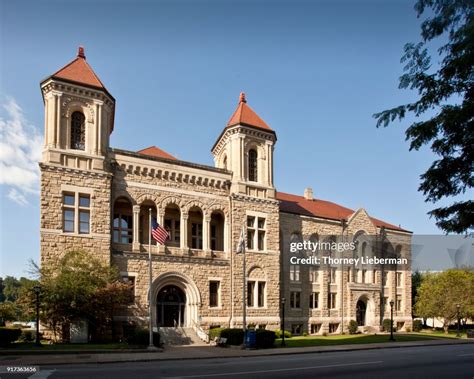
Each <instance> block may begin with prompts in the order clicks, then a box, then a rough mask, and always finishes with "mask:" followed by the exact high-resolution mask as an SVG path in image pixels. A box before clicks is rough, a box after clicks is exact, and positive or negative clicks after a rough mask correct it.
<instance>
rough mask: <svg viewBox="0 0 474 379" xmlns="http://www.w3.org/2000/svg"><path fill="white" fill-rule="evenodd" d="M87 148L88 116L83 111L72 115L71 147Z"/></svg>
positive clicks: (77, 148)
mask: <svg viewBox="0 0 474 379" xmlns="http://www.w3.org/2000/svg"><path fill="white" fill-rule="evenodd" d="M85 148H86V118H85V117H84V114H82V113H81V112H74V113H73V114H72V116H71V149H75V150H85Z"/></svg>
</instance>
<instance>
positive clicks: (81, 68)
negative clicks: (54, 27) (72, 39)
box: [51, 46, 108, 93]
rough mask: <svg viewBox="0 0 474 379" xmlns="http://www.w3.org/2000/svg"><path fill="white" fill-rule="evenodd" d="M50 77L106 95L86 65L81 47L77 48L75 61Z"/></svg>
mask: <svg viewBox="0 0 474 379" xmlns="http://www.w3.org/2000/svg"><path fill="white" fill-rule="evenodd" d="M51 77H52V78H55V79H63V80H66V81H69V82H74V83H77V84H84V85H86V86H90V87H95V88H99V89H103V90H105V91H106V92H107V93H108V91H107V89H106V88H105V86H104V84H103V83H102V82H101V81H100V79H99V77H98V76H97V75H96V74H95V72H94V70H93V69H92V67H91V66H89V64H88V63H87V61H86V56H85V54H84V48H83V47H82V46H79V49H78V52H77V57H76V59H74V60H73V61H72V62H70V63H68V64H67V65H66V66H64V67H63V68H61V69H60V70H58V71H56V72H55V73H54V74H53V75H51Z"/></svg>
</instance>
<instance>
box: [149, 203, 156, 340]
mask: <svg viewBox="0 0 474 379" xmlns="http://www.w3.org/2000/svg"><path fill="white" fill-rule="evenodd" d="M151 285H152V273H151V208H148V329H149V333H150V345H149V347H148V348H149V349H154V348H155V346H154V345H153V322H152V320H151Z"/></svg>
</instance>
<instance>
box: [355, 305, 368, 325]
mask: <svg viewBox="0 0 474 379" xmlns="http://www.w3.org/2000/svg"><path fill="white" fill-rule="evenodd" d="M366 311H367V303H366V302H365V301H364V300H362V299H359V300H358V301H357V304H356V321H357V325H359V326H365V325H366V324H365V322H366V319H365V316H366V315H365V313H366Z"/></svg>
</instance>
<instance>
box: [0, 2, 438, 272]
mask: <svg viewBox="0 0 474 379" xmlns="http://www.w3.org/2000/svg"><path fill="white" fill-rule="evenodd" d="M413 3H414V2H413V1H405V0H398V1H395V0H392V1H376V0H360V1H349V0H346V1H344V0H338V1H290V0H287V1H270V0H268V1H263V0H260V1H258V0H256V1H248V0H239V1H233V0H224V1H217V0H213V1H210V0H209V1H204V0H197V1H179V0H178V1H97V0H95V1H80V2H66V1H38V0H36V1H24V0H15V1H4V0H1V1H0V4H1V9H0V14H1V16H0V23H1V35H0V38H1V40H0V48H1V54H0V56H1V58H0V73H1V82H0V89H1V103H2V109H1V111H0V112H1V113H0V115H1V120H2V124H1V125H2V128H4V130H3V134H2V135H1V136H3V137H4V141H3V142H4V143H6V144H9V145H10V147H12V148H13V149H15V148H16V147H15V144H14V143H13V144H12V143H10V141H8V142H7V141H6V140H5V139H6V138H5V136H6V135H7V134H5V128H8V127H9V125H10V126H11V125H16V124H15V122H12V117H13V118H14V116H12V108H13V109H14V110H16V112H17V113H16V115H17V120H18V119H20V118H21V121H19V123H20V124H21V125H23V126H24V127H25V128H26V130H29V133H28V134H30V135H32V136H36V138H40V137H41V134H42V133H43V123H44V121H43V103H42V98H41V94H40V89H39V82H40V81H41V80H42V79H44V78H45V77H47V76H48V75H50V74H52V73H53V72H55V71H56V70H57V69H59V68H60V67H62V66H63V65H65V64H66V63H68V62H69V61H71V60H72V59H73V58H74V57H75V55H76V51H77V46H78V45H84V47H85V52H86V56H87V61H88V62H89V64H90V65H91V66H92V67H93V68H94V70H95V72H96V73H97V74H98V76H99V77H100V78H101V80H102V82H103V83H105V85H106V86H107V88H108V89H109V91H110V92H111V93H112V94H113V95H114V96H115V98H116V99H117V107H116V108H117V109H116V117H115V130H114V132H113V134H112V139H111V145H112V146H113V147H119V148H123V149H129V150H139V149H141V148H144V147H148V146H150V145H157V146H159V147H161V148H163V149H164V150H166V151H168V152H170V153H171V154H173V155H175V156H177V157H179V158H180V159H183V160H188V161H194V162H199V163H204V164H209V165H212V164H213V160H212V156H211V153H210V148H211V147H212V145H213V143H214V142H215V139H216V138H217V137H218V135H219V133H220V131H221V130H222V128H223V127H225V125H226V122H227V121H228V119H229V118H230V116H231V114H232V113H233V111H234V109H235V107H236V106H237V101H238V96H239V93H240V92H241V91H244V92H246V94H247V100H248V104H249V105H250V106H251V107H252V108H253V109H254V110H255V111H256V112H257V113H258V114H259V115H260V116H261V117H262V118H263V119H264V120H265V121H266V122H267V123H268V124H269V125H270V126H271V127H272V128H273V129H274V130H275V131H276V133H277V136H278V142H277V145H276V150H275V168H274V172H275V174H274V176H275V182H276V186H277V189H278V190H280V191H283V192H291V193H295V194H303V191H304V188H305V187H309V186H311V187H313V190H314V195H315V197H316V198H320V199H325V200H330V201H334V202H337V203H340V204H342V205H344V206H347V207H351V208H358V207H364V208H366V209H367V211H368V212H369V214H371V215H373V216H375V217H378V218H381V219H384V220H386V221H388V222H391V223H394V224H397V225H398V224H401V225H402V226H403V227H405V228H407V229H410V230H413V231H415V232H416V233H419V234H434V233H440V231H439V230H438V229H437V228H436V226H435V224H434V221H433V220H430V219H429V217H428V216H427V215H426V213H427V211H428V210H429V209H431V208H430V207H431V204H426V203H424V199H423V196H422V194H420V193H419V192H418V191H417V188H418V185H419V175H420V174H422V173H423V172H424V171H425V170H426V169H427V168H428V166H429V164H430V163H431V161H432V160H433V155H432V154H431V153H430V152H429V151H428V150H426V149H425V150H422V151H420V152H409V151H408V144H407V142H405V137H404V130H405V129H406V126H408V124H409V120H406V121H404V122H403V123H401V124H394V125H393V126H391V127H389V128H385V129H376V127H375V120H374V119H373V118H372V114H373V113H375V112H377V111H380V110H383V109H386V108H389V107H392V106H396V105H399V104H402V103H406V102H409V101H411V100H413V99H415V98H416V94H415V93H410V92H408V91H402V90H399V89H398V88H397V87H398V77H399V76H400V75H401V73H402V65H401V64H400V57H401V55H402V49H403V45H404V44H405V43H406V42H410V41H418V40H419V24H420V20H419V19H417V18H416V14H415V12H414V10H413ZM9 111H10V113H9ZM18 113H20V116H21V117H20V116H18ZM32 139H33V137H32ZM35 141H37V140H35ZM22 143H23V145H22V146H20V148H21V149H22V151H23V152H24V153H25V156H26V157H25V159H24V162H23V163H22V164H23V166H24V167H25V165H29V166H30V167H35V166H36V164H35V163H34V154H33V153H29V152H30V150H28V149H33V150H34V149H35V146H32V145H38V143H37V142H35V143H31V141H30V142H25V141H23V142H22ZM36 152H37V149H36ZM32 154H33V155H32ZM4 155H5V154H4ZM0 157H1V154H0ZM32 157H33V158H32ZM7 158H8V157H7ZM8 159H10V162H11V160H12V159H13V158H12V157H10V158H8ZM13 160H14V159H13ZM25 162H26V163H25ZM32 170H35V168H33V169H32ZM35 175H36V174H35ZM9 180H10V179H9V178H5V177H4V178H3V179H2V181H0V183H3V184H0V188H1V193H0V206H1V209H0V211H1V216H0V222H1V225H0V233H1V235H0V237H1V242H0V249H1V255H2V260H1V268H0V275H7V274H10V275H25V269H26V263H27V261H28V259H29V258H33V259H35V260H38V259H39V198H38V195H37V184H36V183H35V182H34V178H33V179H32V180H31V181H30V182H28V183H27V184H24V185H23V184H21V181H20V182H12V180H10V181H9ZM15 183H17V184H15ZM18 183H20V184H18ZM12 191H15V192H12ZM12 199H13V200H12ZM14 200H16V201H14ZM19 203H21V204H22V205H20V204H19Z"/></svg>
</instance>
